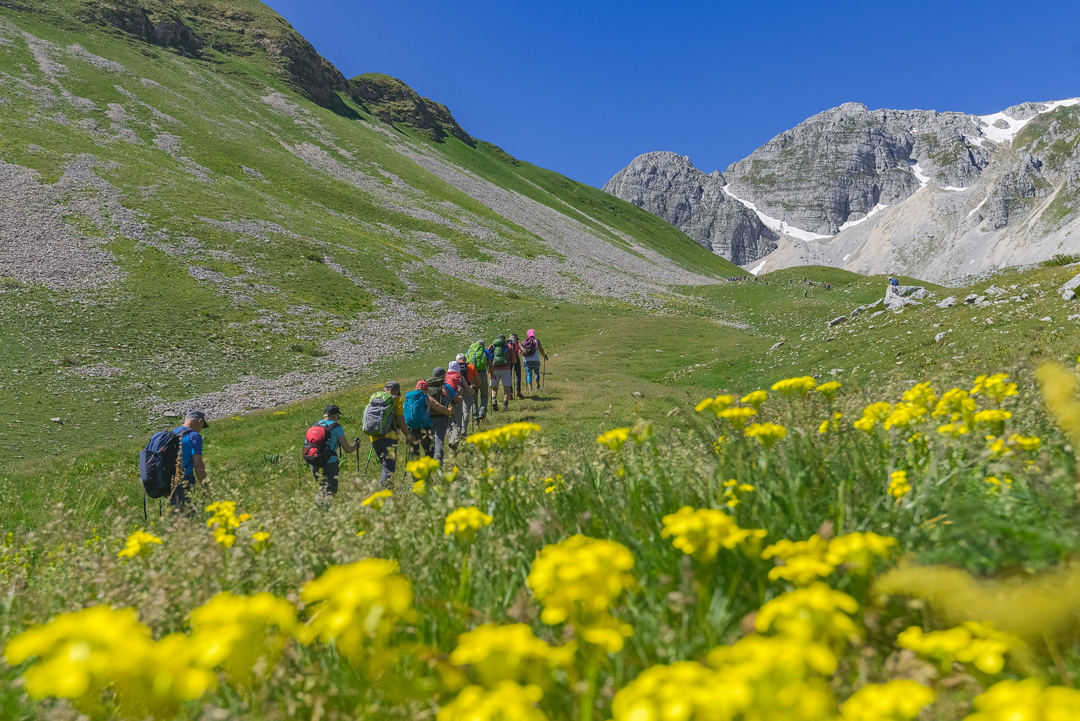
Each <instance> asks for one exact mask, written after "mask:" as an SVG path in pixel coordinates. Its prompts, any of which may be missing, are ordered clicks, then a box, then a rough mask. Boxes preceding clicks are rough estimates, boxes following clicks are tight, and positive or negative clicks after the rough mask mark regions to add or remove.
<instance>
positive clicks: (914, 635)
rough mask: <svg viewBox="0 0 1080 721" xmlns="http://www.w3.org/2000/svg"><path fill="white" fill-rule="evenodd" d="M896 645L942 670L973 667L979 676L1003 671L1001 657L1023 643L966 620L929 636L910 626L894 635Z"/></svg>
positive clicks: (982, 624) (1005, 634)
mask: <svg viewBox="0 0 1080 721" xmlns="http://www.w3.org/2000/svg"><path fill="white" fill-rule="evenodd" d="M896 645H897V646H899V647H900V648H909V649H911V650H912V651H914V652H915V653H917V654H919V655H920V656H924V657H926V658H928V659H931V660H933V661H937V662H938V664H939V665H940V666H941V668H942V669H943V670H947V669H948V668H949V667H950V666H952V664H953V663H954V662H960V663H970V664H973V665H974V666H975V668H977V669H979V670H980V671H982V672H983V673H988V674H996V673H1001V670H1002V669H1003V668H1005V654H1006V653H1008V652H1009V651H1011V650H1013V649H1016V648H1020V647H1021V646H1023V645H1024V644H1023V641H1021V640H1020V639H1019V638H1017V637H1016V636H1013V635H1012V634H1009V633H1003V632H1001V631H997V630H995V629H994V627H993V626H990V625H989V624H985V623H977V622H975V621H969V622H967V623H965V624H963V625H962V626H957V627H956V628H950V629H948V630H946V631H931V632H930V633H924V632H923V630H922V629H921V628H919V627H918V626H912V627H911V628H909V629H907V630H905V631H903V632H902V633H901V634H900V635H899V636H897V638H896Z"/></svg>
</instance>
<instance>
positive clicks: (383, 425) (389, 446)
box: [363, 381, 416, 488]
mask: <svg viewBox="0 0 1080 721" xmlns="http://www.w3.org/2000/svg"><path fill="white" fill-rule="evenodd" d="M363 430H364V432H365V433H367V434H368V438H370V439H371V448H372V450H373V451H374V452H375V457H376V458H378V459H379V465H381V466H382V475H381V476H380V477H379V485H380V486H381V487H382V488H389V487H390V479H391V478H393V477H394V472H395V471H396V470H397V446H398V431H401V432H402V433H404V434H405V443H406V444H408V445H410V446H411V445H413V444H414V443H415V442H416V441H415V439H414V438H413V437H412V434H411V433H409V427H408V426H407V425H405V402H404V399H402V397H401V386H400V385H399V384H398V382H397V381H387V382H386V385H385V386H383V390H381V391H376V392H375V393H372V394H371V398H370V399H369V401H368V405H367V407H366V408H365V409H364V421H363ZM368 458H369V459H370V456H368Z"/></svg>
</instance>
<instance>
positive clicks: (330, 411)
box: [323, 403, 341, 416]
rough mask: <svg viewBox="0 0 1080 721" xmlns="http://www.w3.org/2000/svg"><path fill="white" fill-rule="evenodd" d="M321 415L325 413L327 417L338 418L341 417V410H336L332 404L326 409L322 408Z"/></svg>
mask: <svg viewBox="0 0 1080 721" xmlns="http://www.w3.org/2000/svg"><path fill="white" fill-rule="evenodd" d="M323 413H325V414H326V415H328V416H340V415H341V409H340V408H338V407H337V406H335V405H334V404H333V403H331V404H330V405H328V406H327V407H326V408H323Z"/></svg>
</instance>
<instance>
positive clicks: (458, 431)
mask: <svg viewBox="0 0 1080 721" xmlns="http://www.w3.org/2000/svg"><path fill="white" fill-rule="evenodd" d="M468 405H469V402H468V400H466V399H462V401H461V403H455V404H454V406H453V409H452V410H453V411H454V415H453V417H452V418H451V419H450V433H449V434H448V436H447V442H448V443H449V444H450V447H451V448H457V445H458V443H461V439H462V438H464V437H465V433H466V432H467V426H468V423H469V410H468Z"/></svg>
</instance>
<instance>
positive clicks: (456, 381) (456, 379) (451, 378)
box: [445, 371, 462, 393]
mask: <svg viewBox="0 0 1080 721" xmlns="http://www.w3.org/2000/svg"><path fill="white" fill-rule="evenodd" d="M445 380H446V383H447V384H448V385H449V386H450V387H451V388H453V389H454V390H455V391H457V392H458V393H461V382H462V377H461V374H460V373H458V372H457V371H447V372H446V379H445Z"/></svg>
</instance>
